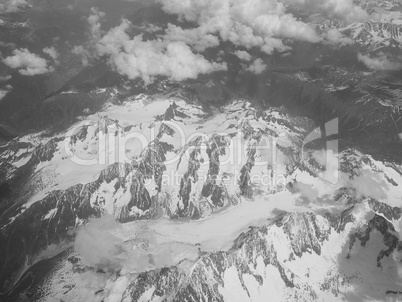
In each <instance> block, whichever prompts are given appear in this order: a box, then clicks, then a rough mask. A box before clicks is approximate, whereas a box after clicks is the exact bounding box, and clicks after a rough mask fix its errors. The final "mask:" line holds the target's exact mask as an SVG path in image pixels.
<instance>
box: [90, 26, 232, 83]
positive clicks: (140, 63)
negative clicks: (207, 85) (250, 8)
mask: <svg viewBox="0 0 402 302" xmlns="http://www.w3.org/2000/svg"><path fill="white" fill-rule="evenodd" d="M131 26H132V24H131V23H130V22H129V21H127V20H123V21H122V23H121V24H120V25H119V26H117V27H114V28H112V29H111V30H109V32H107V33H106V34H105V35H104V36H103V37H102V38H101V39H100V40H99V41H98V42H97V43H96V52H97V54H98V55H99V56H106V57H108V58H109V63H110V64H111V66H112V67H113V68H114V69H115V70H116V71H117V72H119V73H120V74H122V75H125V76H127V77H128V78H129V79H136V78H142V80H143V81H144V82H145V83H146V84H149V83H151V82H152V81H153V80H154V78H155V77H156V76H159V75H160V76H167V77H168V78H170V79H172V80H175V81H182V80H185V79H195V78H197V77H198V75H200V74H206V73H210V72H214V71H218V70H225V69H226V64H225V63H216V62H209V61H208V60H206V59H205V58H204V57H203V56H202V55H199V54H194V53H193V52H192V50H191V48H190V47H189V46H188V45H187V44H185V43H184V42H182V41H177V42H171V41H165V40H162V39H156V40H148V41H144V40H143V37H142V35H138V36H135V37H133V38H131V37H130V36H129V35H128V34H127V31H128V30H129V28H130V27H131Z"/></svg>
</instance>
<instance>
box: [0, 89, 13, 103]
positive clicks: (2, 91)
mask: <svg viewBox="0 0 402 302" xmlns="http://www.w3.org/2000/svg"><path fill="white" fill-rule="evenodd" d="M4 88H5V89H4ZM4 88H3V89H0V101H1V100H2V99H4V98H5V96H6V95H7V94H8V93H9V92H10V91H11V90H12V89H13V86H11V85H7V86H6V87H4Z"/></svg>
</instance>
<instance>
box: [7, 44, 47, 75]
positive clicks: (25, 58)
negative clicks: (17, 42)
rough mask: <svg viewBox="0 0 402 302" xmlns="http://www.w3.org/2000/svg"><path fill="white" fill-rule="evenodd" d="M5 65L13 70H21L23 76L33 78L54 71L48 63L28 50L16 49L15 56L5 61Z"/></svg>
mask: <svg viewBox="0 0 402 302" xmlns="http://www.w3.org/2000/svg"><path fill="white" fill-rule="evenodd" d="M3 63H4V64H6V65H7V66H8V67H10V68H12V69H19V73H20V74H22V75H27V76H33V75H37V74H44V73H47V72H52V71H54V69H53V67H48V65H47V61H46V60H45V59H43V58H41V57H39V56H38V55H36V54H33V53H31V52H30V51H29V50H28V49H26V48H21V49H15V50H14V51H13V55H12V56H9V57H7V58H5V59H3Z"/></svg>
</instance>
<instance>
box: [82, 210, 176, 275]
mask: <svg viewBox="0 0 402 302" xmlns="http://www.w3.org/2000/svg"><path fill="white" fill-rule="evenodd" d="M121 230H122V226H121V225H120V224H119V223H118V222H116V221H115V219H114V218H113V216H111V215H109V214H106V215H104V216H103V217H102V218H93V219H91V220H90V221H89V223H88V224H87V225H85V226H83V227H81V228H80V229H79V230H78V232H77V235H76V238H75V242H74V249H75V251H76V252H77V253H78V254H79V255H80V257H81V259H82V260H81V261H82V263H83V264H84V265H86V266H89V267H95V268H101V269H103V270H104V271H107V272H116V271H119V270H124V272H130V273H132V272H142V271H145V270H150V269H154V268H156V267H163V266H168V265H172V264H173V258H172V257H171V256H172V255H171V251H170V249H169V248H168V247H166V246H163V247H162V246H160V245H159V244H158V242H157V240H156V237H155V234H154V233H153V232H152V231H150V230H148V229H147V228H146V227H145V226H142V227H141V230H136V229H132V232H133V233H134V234H135V233H138V236H136V237H135V238H134V239H133V241H135V242H137V243H136V244H135V245H132V243H130V245H127V244H125V242H124V241H123V239H121V238H120V237H117V236H116V235H115V234H116V233H119V231H121Z"/></svg>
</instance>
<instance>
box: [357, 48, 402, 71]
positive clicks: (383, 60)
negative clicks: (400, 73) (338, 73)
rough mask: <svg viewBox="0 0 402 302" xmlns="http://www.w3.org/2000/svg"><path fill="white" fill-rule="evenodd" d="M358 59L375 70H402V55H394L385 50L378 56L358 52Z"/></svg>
mask: <svg viewBox="0 0 402 302" xmlns="http://www.w3.org/2000/svg"><path fill="white" fill-rule="evenodd" d="M357 59H358V60H359V61H360V62H362V63H364V65H366V66H367V67H368V68H369V69H373V70H402V55H399V56H397V57H392V56H391V55H386V54H385V53H383V52H380V53H378V54H377V55H376V56H370V55H363V54H361V53H358V54H357Z"/></svg>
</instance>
